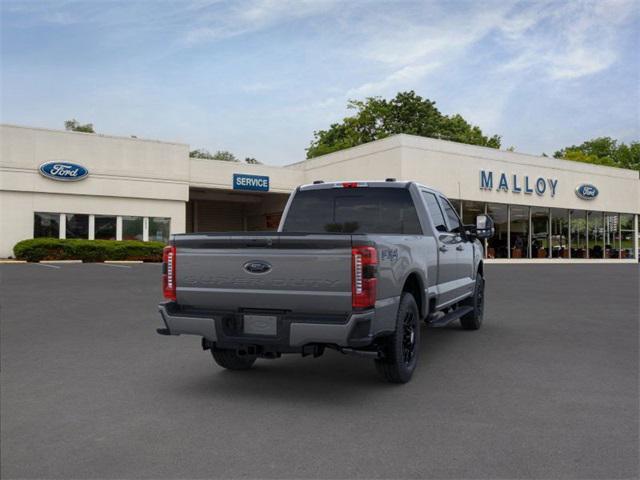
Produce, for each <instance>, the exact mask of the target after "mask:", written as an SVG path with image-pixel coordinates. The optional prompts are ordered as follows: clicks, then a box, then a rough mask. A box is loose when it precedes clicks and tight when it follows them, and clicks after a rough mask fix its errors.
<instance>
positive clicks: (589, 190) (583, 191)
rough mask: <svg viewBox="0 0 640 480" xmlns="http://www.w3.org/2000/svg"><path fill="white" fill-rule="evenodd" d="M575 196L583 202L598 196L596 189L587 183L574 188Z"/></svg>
mask: <svg viewBox="0 0 640 480" xmlns="http://www.w3.org/2000/svg"><path fill="white" fill-rule="evenodd" d="M576 195H577V196H578V197H580V198H581V199H583V200H593V199H594V198H596V197H597V196H598V189H597V188H596V187H595V186H593V185H591V184H589V183H583V184H582V185H578V186H577V187H576Z"/></svg>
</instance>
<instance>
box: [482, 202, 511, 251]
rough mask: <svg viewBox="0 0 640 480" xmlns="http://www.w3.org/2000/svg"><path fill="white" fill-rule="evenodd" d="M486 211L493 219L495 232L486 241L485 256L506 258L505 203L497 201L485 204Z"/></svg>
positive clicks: (506, 227) (506, 221)
mask: <svg viewBox="0 0 640 480" xmlns="http://www.w3.org/2000/svg"><path fill="white" fill-rule="evenodd" d="M487 213H488V214H489V216H490V217H491V218H492V219H493V224H494V226H495V229H496V232H495V234H494V236H493V237H491V238H490V239H489V240H488V242H487V258H508V256H509V246H508V241H507V236H508V234H509V233H508V229H509V220H508V210H507V205H502V204H498V203H489V204H487Z"/></svg>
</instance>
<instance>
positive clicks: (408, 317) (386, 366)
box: [375, 293, 422, 383]
mask: <svg viewBox="0 0 640 480" xmlns="http://www.w3.org/2000/svg"><path fill="white" fill-rule="evenodd" d="M421 323H422V322H421V321H420V313H419V311H418V305H417V304H416V301H415V299H414V298H413V295H411V294H410V293H403V294H402V296H401V297H400V306H399V308H398V315H397V317H396V331H395V332H394V333H393V335H391V336H389V337H387V338H386V339H385V343H384V344H383V352H384V358H382V359H379V360H375V364H376V370H377V371H378V374H380V376H381V377H382V378H384V379H385V380H386V381H388V382H391V383H407V382H408V381H409V380H411V376H412V375H413V372H414V370H415V369H416V366H417V365H418V357H419V353H420V326H421Z"/></svg>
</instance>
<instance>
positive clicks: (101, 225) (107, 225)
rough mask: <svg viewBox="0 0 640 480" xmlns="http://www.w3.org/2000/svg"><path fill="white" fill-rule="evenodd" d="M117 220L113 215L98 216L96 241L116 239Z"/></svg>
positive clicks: (96, 218) (96, 219)
mask: <svg viewBox="0 0 640 480" xmlns="http://www.w3.org/2000/svg"><path fill="white" fill-rule="evenodd" d="M116 223H117V219H116V217H115V216H111V215H96V216H95V217H94V224H95V227H94V229H95V230H94V238H95V239H96V240H115V239H116Z"/></svg>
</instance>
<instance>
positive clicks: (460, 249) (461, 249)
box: [456, 245, 464, 252]
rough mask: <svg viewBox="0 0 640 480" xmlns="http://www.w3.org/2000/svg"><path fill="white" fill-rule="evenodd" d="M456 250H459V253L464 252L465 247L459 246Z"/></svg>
mask: <svg viewBox="0 0 640 480" xmlns="http://www.w3.org/2000/svg"><path fill="white" fill-rule="evenodd" d="M456 250H458V251H459V252H461V251H463V250H464V245H458V246H457V247H456Z"/></svg>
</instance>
